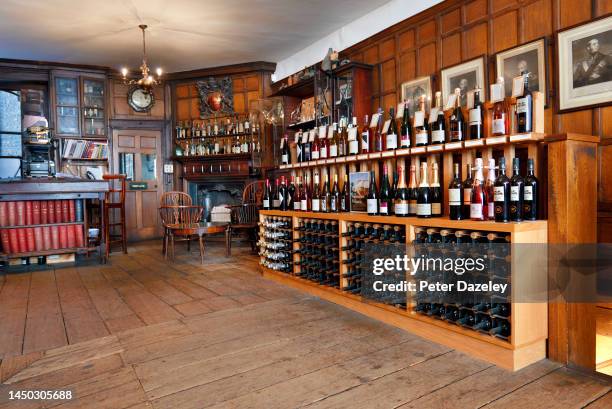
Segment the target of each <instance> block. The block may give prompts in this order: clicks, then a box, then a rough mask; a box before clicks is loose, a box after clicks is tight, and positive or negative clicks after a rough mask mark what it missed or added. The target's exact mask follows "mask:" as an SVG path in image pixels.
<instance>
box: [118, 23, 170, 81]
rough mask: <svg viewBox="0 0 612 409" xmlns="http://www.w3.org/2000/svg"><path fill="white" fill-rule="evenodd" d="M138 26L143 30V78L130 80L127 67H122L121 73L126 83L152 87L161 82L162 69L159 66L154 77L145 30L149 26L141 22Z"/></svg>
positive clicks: (141, 70)
mask: <svg viewBox="0 0 612 409" xmlns="http://www.w3.org/2000/svg"><path fill="white" fill-rule="evenodd" d="M138 27H139V28H140V29H141V30H142V65H141V66H140V73H141V74H142V78H140V79H138V80H128V78H127V75H128V72H129V71H128V69H127V68H125V67H124V68H122V69H121V75H122V76H123V83H124V84H127V85H137V86H139V87H141V88H144V89H150V88H152V87H154V86H155V85H159V84H161V75H162V69H161V68H159V67H158V68H157V69H156V70H155V73H156V74H157V77H154V76H153V75H151V74H150V71H151V70H150V69H149V67H148V66H147V47H146V42H145V30H146V28H147V25H146V24H141V25H139V26H138Z"/></svg>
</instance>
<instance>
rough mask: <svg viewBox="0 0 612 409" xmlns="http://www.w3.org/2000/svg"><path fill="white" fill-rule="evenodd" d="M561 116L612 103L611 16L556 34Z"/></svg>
mask: <svg viewBox="0 0 612 409" xmlns="http://www.w3.org/2000/svg"><path fill="white" fill-rule="evenodd" d="M557 67H558V70H559V77H558V78H559V81H558V83H559V85H558V87H559V90H558V92H557V95H558V98H559V101H558V102H559V112H562V111H571V110H575V109H584V108H587V107H596V106H603V105H609V104H610V103H611V101H612V15H608V16H605V17H602V18H599V19H596V20H592V21H591V22H589V23H587V24H582V25H579V26H576V27H573V28H568V29H564V30H560V31H558V32H557Z"/></svg>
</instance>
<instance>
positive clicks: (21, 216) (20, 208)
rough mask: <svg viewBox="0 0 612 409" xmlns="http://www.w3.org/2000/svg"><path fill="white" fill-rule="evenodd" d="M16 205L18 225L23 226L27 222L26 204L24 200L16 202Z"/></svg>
mask: <svg viewBox="0 0 612 409" xmlns="http://www.w3.org/2000/svg"><path fill="white" fill-rule="evenodd" d="M15 207H16V209H17V226H23V225H24V224H25V204H24V202H22V201H20V202H16V204H15Z"/></svg>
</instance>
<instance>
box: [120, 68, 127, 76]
mask: <svg viewBox="0 0 612 409" xmlns="http://www.w3.org/2000/svg"><path fill="white" fill-rule="evenodd" d="M121 75H123V76H124V77H126V76H127V75H128V69H127V68H125V67H123V68H122V69H121Z"/></svg>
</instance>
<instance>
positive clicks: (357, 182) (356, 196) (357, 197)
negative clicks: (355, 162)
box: [349, 172, 370, 212]
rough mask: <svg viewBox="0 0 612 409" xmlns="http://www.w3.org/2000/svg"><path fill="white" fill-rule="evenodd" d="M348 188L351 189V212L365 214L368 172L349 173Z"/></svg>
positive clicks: (368, 185)
mask: <svg viewBox="0 0 612 409" xmlns="http://www.w3.org/2000/svg"><path fill="white" fill-rule="evenodd" d="M349 186H350V188H351V190H350V194H351V212H366V211H367V210H368V206H367V198H368V189H369V187H370V172H351V173H349Z"/></svg>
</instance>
